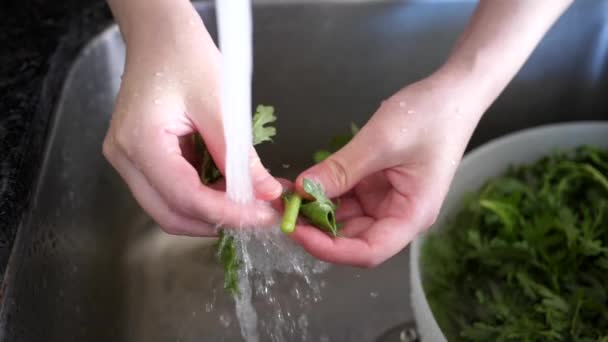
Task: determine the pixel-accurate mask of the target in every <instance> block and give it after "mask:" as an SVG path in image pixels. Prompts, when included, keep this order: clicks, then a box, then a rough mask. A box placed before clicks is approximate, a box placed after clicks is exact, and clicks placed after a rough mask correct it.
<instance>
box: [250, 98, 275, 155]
mask: <svg viewBox="0 0 608 342" xmlns="http://www.w3.org/2000/svg"><path fill="white" fill-rule="evenodd" d="M276 120H277V117H276V116H275V115H274V107H272V106H264V105H259V106H258V107H257V108H256V111H255V114H254V115H253V145H254V146H255V145H258V144H261V143H263V142H264V141H272V137H274V136H275V135H276V133H277V130H276V128H274V127H272V126H268V125H269V124H271V123H273V122H275V121H276Z"/></svg>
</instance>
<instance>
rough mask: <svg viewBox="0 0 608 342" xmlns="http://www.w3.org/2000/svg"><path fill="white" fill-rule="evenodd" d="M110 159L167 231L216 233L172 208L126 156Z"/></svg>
mask: <svg viewBox="0 0 608 342" xmlns="http://www.w3.org/2000/svg"><path fill="white" fill-rule="evenodd" d="M104 154H105V155H106V156H109V155H111V154H112V153H111V152H110V151H109V150H107V149H106V148H104ZM108 160H110V162H111V163H112V166H114V168H115V169H116V170H117V171H118V173H119V174H120V176H121V177H122V178H123V179H124V180H125V181H126V183H127V185H128V186H129V189H130V190H131V193H132V194H133V196H134V197H135V200H136V201H137V202H138V203H139V205H140V206H141V207H142V208H143V209H144V210H145V211H146V212H147V213H149V215H150V216H151V217H152V219H153V220H154V221H155V222H156V223H158V225H159V226H160V227H161V228H162V229H163V230H164V231H165V232H167V233H170V234H174V235H192V236H213V235H215V229H214V228H213V226H211V225H210V224H208V223H207V222H203V221H201V220H193V219H191V218H189V217H185V216H184V215H181V214H180V213H178V212H176V211H174V210H172V209H171V208H170V207H169V205H168V204H167V203H166V202H165V200H164V199H163V198H162V196H160V195H159V194H158V192H157V191H156V190H154V188H152V186H150V184H149V183H148V182H147V180H146V178H145V177H144V176H143V175H142V174H141V173H140V172H139V171H138V170H137V169H136V168H134V167H133V166H132V165H131V163H130V161H128V160H127V159H126V158H122V157H121V156H120V155H112V156H111V157H110V158H108Z"/></svg>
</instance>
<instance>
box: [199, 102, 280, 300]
mask: <svg viewBox="0 0 608 342" xmlns="http://www.w3.org/2000/svg"><path fill="white" fill-rule="evenodd" d="M276 119H277V117H276V116H275V115H274V107H272V106H264V105H259V106H258V107H257V108H256V112H255V114H254V115H253V119H252V135H253V145H254V146H255V145H258V144H261V143H263V142H265V141H272V137H274V136H275V135H276V129H275V128H274V127H271V126H268V125H269V124H271V123H273V122H275V121H276ZM193 139H194V140H193V143H194V148H195V151H196V154H197V155H198V156H200V158H201V163H200V167H199V170H198V172H199V175H200V178H201V182H202V183H203V184H205V185H207V184H211V183H214V182H216V181H217V180H219V179H220V178H222V174H221V173H220V171H219V169H218V168H217V165H215V162H214V161H213V158H212V157H211V154H210V153H209V151H208V150H207V148H206V146H205V142H204V141H203V139H202V138H201V136H200V135H199V134H195V135H194V137H193ZM238 247H239V246H238V241H236V240H235V239H234V237H232V236H229V235H227V234H226V233H225V232H224V230H221V231H220V233H219V239H218V242H217V244H216V256H217V259H218V262H219V263H221V264H222V266H223V267H224V288H225V289H226V290H228V291H229V292H230V293H231V294H232V295H238V294H239V289H238V272H239V269H240V268H241V266H242V264H243V263H242V261H241V260H240V259H239V257H238V255H237V253H236V251H237V248H238Z"/></svg>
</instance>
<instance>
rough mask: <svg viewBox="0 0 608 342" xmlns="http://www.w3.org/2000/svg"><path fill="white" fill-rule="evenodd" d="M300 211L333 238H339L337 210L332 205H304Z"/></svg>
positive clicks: (321, 203)
mask: <svg viewBox="0 0 608 342" xmlns="http://www.w3.org/2000/svg"><path fill="white" fill-rule="evenodd" d="M300 211H301V212H302V214H303V215H304V216H306V218H308V219H309V220H310V221H311V222H312V223H313V224H314V225H315V226H317V227H319V228H322V229H323V230H326V231H328V232H330V233H331V235H333V236H338V225H337V224H336V214H335V209H334V208H333V207H332V206H331V205H330V204H328V203H323V202H319V201H314V202H309V203H306V204H303V205H302V207H301V208H300Z"/></svg>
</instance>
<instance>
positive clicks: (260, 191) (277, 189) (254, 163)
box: [250, 149, 283, 201]
mask: <svg viewBox="0 0 608 342" xmlns="http://www.w3.org/2000/svg"><path fill="white" fill-rule="evenodd" d="M252 150H253V152H252V154H251V164H250V170H251V182H252V183H253V189H254V191H255V196H256V198H258V199H260V200H263V201H272V200H275V199H277V198H278V197H279V196H281V193H282V192H283V186H282V185H281V183H280V182H279V181H278V180H277V179H276V178H274V177H273V176H272V175H271V174H270V173H269V172H268V170H266V168H265V167H264V165H263V164H262V161H261V160H260V157H259V156H258V154H257V153H256V151H255V149H252Z"/></svg>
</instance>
